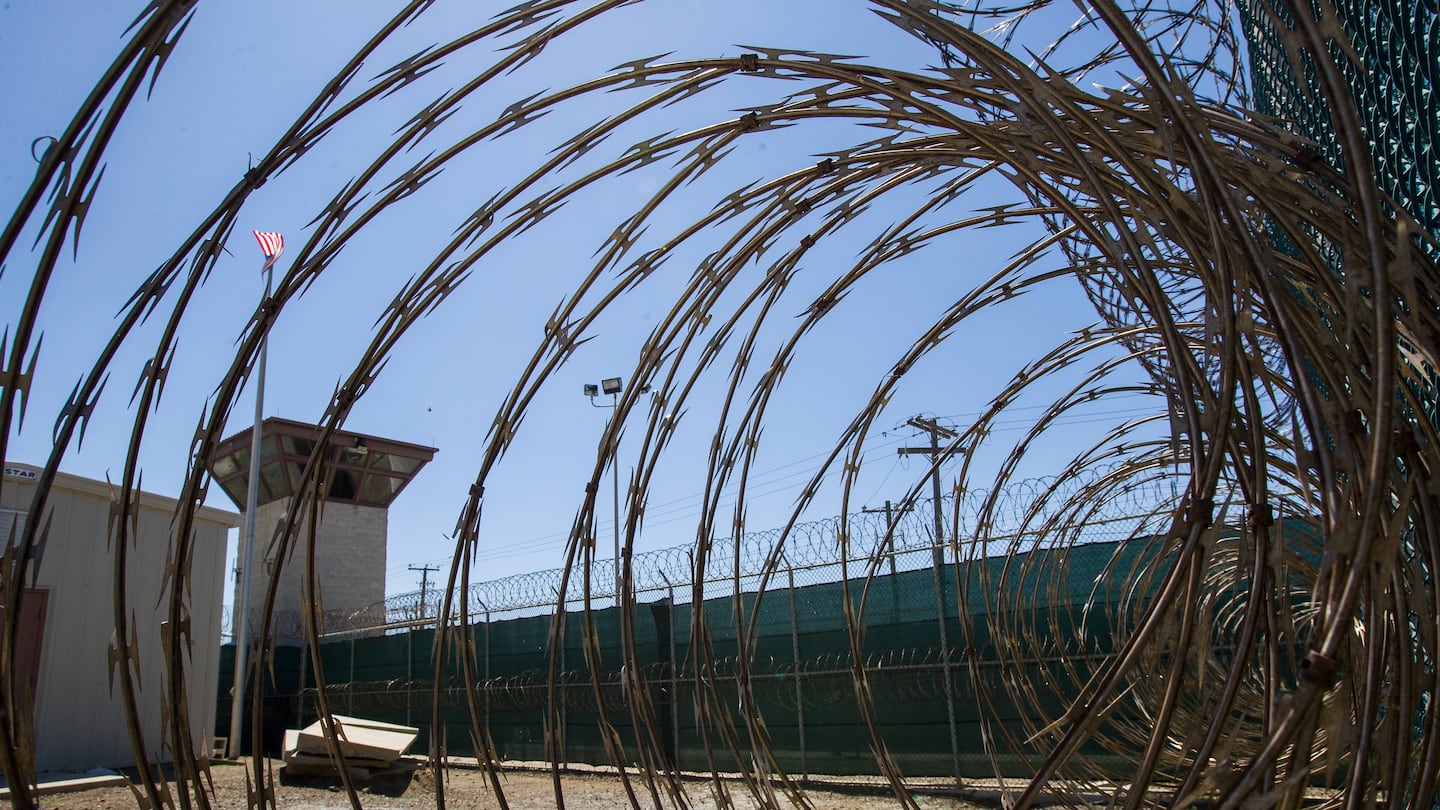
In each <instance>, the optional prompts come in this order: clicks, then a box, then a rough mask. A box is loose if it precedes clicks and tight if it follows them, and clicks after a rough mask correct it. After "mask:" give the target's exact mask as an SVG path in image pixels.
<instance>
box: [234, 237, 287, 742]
mask: <svg viewBox="0 0 1440 810" xmlns="http://www.w3.org/2000/svg"><path fill="white" fill-rule="evenodd" d="M274 263H275V259H274V257H267V258H266V261H265V297H264V298H262V299H260V300H261V301H262V302H263V301H266V300H269V298H270V277H271V267H272V266H273V265H274ZM260 327H261V329H262V330H264V331H262V332H261V334H260V358H259V360H258V362H257V363H256V366H255V424H254V425H252V426H251V428H250V477H249V485H248V486H247V487H246V492H245V530H244V537H242V538H241V549H240V551H239V559H240V560H241V562H240V565H241V568H240V611H239V614H238V624H239V627H237V628H236V630H235V688H234V691H233V692H232V694H233V696H234V697H233V698H232V699H231V702H230V737H229V739H228V740H227V742H228V746H227V750H226V752H225V755H226V756H227V757H228V758H230V759H238V758H239V757H240V732H241V729H242V728H243V726H242V725H241V718H242V717H243V716H244V706H245V676H246V672H245V670H246V660H245V659H246V654H247V653H248V652H249V646H250V586H251V579H250V572H251V569H252V568H253V567H254V564H255V510H256V509H258V508H259V505H260V421H261V420H262V419H263V418H264V410H265V349H266V344H267V343H268V342H269V334H268V332H269V330H270V327H269V324H265V323H262V324H260ZM256 732H257V730H256V729H251V736H252V738H253V736H254V735H255V733H256Z"/></svg>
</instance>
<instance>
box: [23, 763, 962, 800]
mask: <svg viewBox="0 0 1440 810" xmlns="http://www.w3.org/2000/svg"><path fill="white" fill-rule="evenodd" d="M270 764H271V765H273V766H274V768H275V770H276V773H277V775H280V779H279V784H278V785H277V786H276V791H277V796H276V797H277V800H278V804H279V806H280V807H283V808H287V810H290V808H294V809H295V810H330V808H337V810H340V809H341V808H349V807H350V803H349V802H348V801H347V800H346V798H345V792H344V790H343V788H341V787H340V786H339V782H338V780H325V779H307V780H294V779H288V778H285V777H284V776H283V774H282V772H281V767H282V766H281V763H280V762H278V761H276V762H273V763H270ZM211 772H212V773H213V775H214V779H215V794H214V797H213V798H212V799H211V802H212V804H211V806H212V807H214V808H216V810H244V808H246V807H247V803H246V798H245V795H246V791H245V783H246V774H247V773H248V769H247V768H244V767H242V766H240V765H234V764H222V763H215V764H213V765H212V766H211ZM503 784H504V789H505V797H506V800H507V801H508V802H509V805H510V807H511V808H514V810H529V809H531V808H534V809H535V810H539V809H540V808H554V807H555V806H556V802H555V793H554V789H553V787H552V785H551V777H550V774H549V773H547V772H543V771H535V770H511V771H507V772H506V774H505V776H504V783H503ZM632 784H634V785H635V786H636V789H637V790H643V786H642V785H641V783H640V782H639V781H638V780H634V781H632ZM563 785H564V794H565V806H566V808H567V809H568V810H602V809H603V810H611V808H621V807H628V806H629V801H628V799H627V798H626V794H625V790H624V787H623V786H622V785H621V783H620V780H619V779H618V778H617V777H616V776H615V775H614V774H611V773H567V774H566V775H565V776H564V779H563ZM730 787H731V789H732V797H733V799H734V803H735V806H736V807H738V808H751V807H755V806H756V802H755V801H754V799H753V798H752V797H751V796H750V794H749V793H748V791H746V789H745V788H744V786H743V785H741V784H740V783H738V782H736V783H730ZM878 787H879V786H876V788H878ZM685 790H686V795H687V797H688V799H689V802H690V805H691V806H692V807H694V808H697V809H698V808H711V807H717V806H718V805H717V804H716V802H715V797H714V796H713V794H712V787H711V785H710V783H709V782H708V781H703V780H695V781H686V782H685ZM806 795H807V796H808V797H809V799H810V801H811V803H812V804H813V806H814V807H816V808H817V809H819V810H882V808H883V809H884V810H888V808H892V807H895V806H897V802H896V800H895V797H894V796H892V795H890V794H889V793H886V792H882V791H881V790H878V789H875V788H868V789H855V788H846V789H844V790H819V789H807V790H806ZM360 800H361V804H362V806H363V807H365V808H381V809H382V810H384V809H388V808H427V807H434V806H435V780H434V778H433V776H432V775H431V774H430V772H429V771H428V769H426V768H425V767H421V768H419V769H418V770H416V771H415V773H414V775H413V776H411V777H409V778H405V779H401V780H398V781H394V782H391V783H377V784H374V785H371V786H369V787H367V788H364V789H363V790H362V792H361V794H360ZM641 800H642V806H647V807H648V806H652V805H651V804H650V802H649V801H648V799H647V797H646V796H643V795H642V796H641ZM781 801H782V802H783V801H784V800H783V798H782V799H781ZM916 801H917V802H918V803H919V805H920V806H921V807H922V808H926V809H927V810H930V809H931V808H935V810H942V809H943V810H974V809H975V808H980V807H983V805H977V804H969V803H966V802H963V801H960V800H959V799H955V798H952V797H948V796H938V795H919V796H917V797H916ZM40 806H41V807H42V808H45V809H46V810H59V809H60V808H64V810H130V808H134V807H136V806H137V802H136V798H135V796H134V795H132V794H131V792H130V791H129V790H128V789H126V788H123V787H109V788H96V789H92V790H85V791H78V792H74V793H65V794H59V795H53V796H44V797H41V804H40ZM445 806H446V807H447V808H456V809H457V810H461V809H463V810H470V808H498V807H499V804H498V803H497V802H496V800H495V796H494V794H493V792H492V791H491V789H490V786H489V783H488V781H487V780H486V778H485V775H484V773H483V772H481V771H480V770H478V769H474V768H464V767H459V768H452V769H451V771H450V775H449V778H448V779H447V780H446V788H445Z"/></svg>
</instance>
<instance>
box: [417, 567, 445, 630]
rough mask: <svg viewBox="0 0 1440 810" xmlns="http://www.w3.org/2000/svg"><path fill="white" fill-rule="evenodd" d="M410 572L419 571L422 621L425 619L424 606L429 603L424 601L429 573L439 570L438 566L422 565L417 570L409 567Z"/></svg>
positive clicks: (428, 583) (427, 588) (428, 582)
mask: <svg viewBox="0 0 1440 810" xmlns="http://www.w3.org/2000/svg"><path fill="white" fill-rule="evenodd" d="M410 570H411V571H419V572H420V618H422V619H424V618H426V616H425V606H426V605H428V604H429V602H427V601H425V594H426V591H428V590H429V585H430V572H431V571H439V570H440V566H438V565H422V566H420V567H418V568H417V567H415V566H413V565H412V566H410Z"/></svg>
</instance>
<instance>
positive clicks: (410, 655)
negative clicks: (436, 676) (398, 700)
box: [405, 627, 415, 726]
mask: <svg viewBox="0 0 1440 810" xmlns="http://www.w3.org/2000/svg"><path fill="white" fill-rule="evenodd" d="M405 691H406V692H408V693H409V695H407V696H406V698H405V725H407V726H409V725H414V723H412V722H411V720H410V702H411V698H413V697H414V695H415V628H414V627H411V628H410V629H409V630H407V631H405Z"/></svg>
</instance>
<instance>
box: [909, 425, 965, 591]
mask: <svg viewBox="0 0 1440 810" xmlns="http://www.w3.org/2000/svg"><path fill="white" fill-rule="evenodd" d="M905 424H907V425H909V426H910V427H913V428H915V429H916V430H923V431H925V432H926V433H929V434H930V446H929V447H901V448H899V449H897V450H896V451H895V452H896V453H899V454H900V455H902V456H908V455H913V454H917V453H919V454H923V455H927V456H929V457H930V462H931V464H932V465H933V466H932V467H931V468H930V488H931V491H932V495H933V497H934V506H935V545H934V547H933V548H931V551H930V554H931V557H932V560H933V562H934V564H935V570H936V571H939V570H940V569H941V567H942V566H943V565H944V564H945V556H944V547H945V515H944V512H943V510H942V509H941V507H940V464H939V459H940V437H941V436H944V437H945V438H947V439H954V438H955V437H956V436H958V435H959V434H957V433H956V432H955V431H953V430H951V429H950V428H947V427H941V426H940V425H937V424H935V422H934V421H932V420H930V419H923V418H921V417H919V416H915V417H912V418H910V419H907V420H905Z"/></svg>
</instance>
